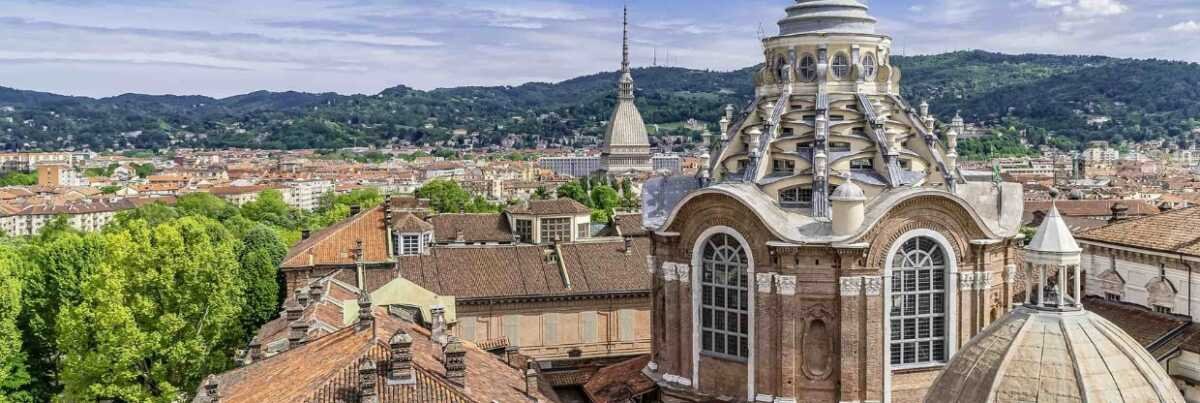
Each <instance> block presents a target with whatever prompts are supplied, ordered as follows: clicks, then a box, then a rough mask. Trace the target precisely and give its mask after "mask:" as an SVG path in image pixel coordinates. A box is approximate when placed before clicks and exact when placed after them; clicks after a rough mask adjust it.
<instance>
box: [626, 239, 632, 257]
mask: <svg viewBox="0 0 1200 403" xmlns="http://www.w3.org/2000/svg"><path fill="white" fill-rule="evenodd" d="M625 254H626V255H632V254H633V238H625Z"/></svg>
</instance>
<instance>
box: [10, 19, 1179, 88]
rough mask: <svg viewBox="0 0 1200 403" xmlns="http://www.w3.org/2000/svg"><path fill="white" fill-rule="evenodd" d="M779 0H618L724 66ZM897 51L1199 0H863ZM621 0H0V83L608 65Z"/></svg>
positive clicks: (478, 72) (741, 61) (298, 77)
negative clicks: (891, 38) (866, 0)
mask: <svg viewBox="0 0 1200 403" xmlns="http://www.w3.org/2000/svg"><path fill="white" fill-rule="evenodd" d="M791 3H792V1H791V0H629V6H630V12H631V17H630V19H631V28H630V29H631V35H632V46H633V49H632V59H633V64H634V66H635V67H638V66H648V65H651V64H653V62H654V59H655V54H657V60H658V64H659V65H670V66H679V67H689V68H697V69H710V70H734V69H738V68H742V67H747V66H751V65H753V64H756V63H758V62H760V60H759V59H760V58H761V57H762V53H761V49H760V47H759V44H758V38H759V37H760V35H763V34H765V35H767V36H770V35H774V34H775V33H777V32H778V28H777V26H776V22H777V21H778V20H779V19H780V18H782V17H783V16H784V15H785V11H784V9H785V8H786V7H787V6H788V5H789V4H791ZM867 3H868V4H869V5H870V6H871V14H872V15H874V16H875V17H877V18H878V19H879V20H880V23H879V31H880V32H881V33H886V34H889V35H891V36H892V37H893V38H894V39H895V44H894V46H893V51H894V53H895V54H908V55H913V54H930V53H941V52H946V51H953V50H961V49H984V50H990V51H999V52H1005V53H1029V52H1036V53H1057V54H1101V55H1109V56H1118V57H1135V58H1158V59H1172V60H1186V61H1194V62H1200V46H1193V45H1192V44H1194V43H1197V42H1198V41H1200V0H871V1H868V2H867ZM621 6H622V1H621V0H503V1H497V0H0V86H7V87H13V88H20V89H29V90H38V91H47V92H54V93H59V94H68V95H84V96H92V97H104V96H114V95H119V94H123V93H131V92H132V93H145V94H177V95H185V94H187V95H191V94H199V95H208V96H214V97H225V96H230V95H236V94H241V93H246V92H251V91H256V90H269V91H288V90H295V91H307V92H338V93H342V94H358V93H361V94H375V93H378V92H379V91H381V90H383V89H385V88H389V87H393V86H396V85H407V86H410V87H415V88H419V89H432V88H439V87H457V86H465V85H517V84H521V83H525V82H530V81H545V82H555V81H561V80H565V79H569V78H572V77H577V76H581V75H587V74H592V73H596V72H600V71H612V70H616V69H617V68H618V67H619V64H620V50H621V43H620V39H621Z"/></svg>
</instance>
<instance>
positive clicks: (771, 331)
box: [754, 273, 783, 401]
mask: <svg viewBox="0 0 1200 403" xmlns="http://www.w3.org/2000/svg"><path fill="white" fill-rule="evenodd" d="M754 277H755V278H754V283H755V288H754V292H757V293H758V297H757V298H756V299H755V305H756V306H755V309H756V310H757V311H758V314H757V317H759V318H763V319H762V320H758V321H755V323H754V330H755V335H754V339H755V348H756V349H757V350H758V356H759V357H767V358H766V359H763V360H759V361H758V362H756V363H755V364H756V365H755V368H754V370H755V372H756V373H757V375H756V376H755V378H754V379H755V382H756V383H757V384H758V385H757V388H756V391H757V392H758V394H759V395H760V396H759V397H772V399H773V396H775V395H777V394H778V393H779V389H778V385H779V384H778V379H779V376H778V375H779V369H778V368H779V365H778V364H779V362H778V361H777V360H774V359H771V358H770V357H778V356H779V349H778V346H779V344H778V341H779V335H778V333H776V330H775V329H777V328H778V324H777V323H776V318H778V317H780V316H781V315H782V314H783V313H782V312H781V311H780V310H779V306H778V304H779V298H778V296H777V295H776V294H775V293H774V289H773V287H772V284H773V283H774V282H775V278H776V274H775V273H757V274H755V275H754ZM756 400H759V399H757V398H756ZM768 401H770V400H768Z"/></svg>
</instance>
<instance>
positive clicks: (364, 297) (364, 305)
mask: <svg viewBox="0 0 1200 403" xmlns="http://www.w3.org/2000/svg"><path fill="white" fill-rule="evenodd" d="M373 327H375V315H374V314H373V313H372V312H371V296H370V295H369V294H367V293H366V292H363V293H362V294H361V295H359V296H358V330H365V329H370V328H373Z"/></svg>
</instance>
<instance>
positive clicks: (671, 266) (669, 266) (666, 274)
mask: <svg viewBox="0 0 1200 403" xmlns="http://www.w3.org/2000/svg"><path fill="white" fill-rule="evenodd" d="M662 272H663V281H666V282H668V283H669V282H672V281H675V280H676V279H677V278H676V277H675V263H671V262H666V263H663V265H662Z"/></svg>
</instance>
